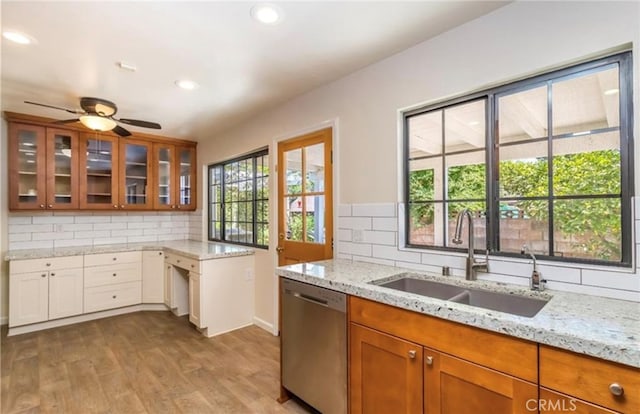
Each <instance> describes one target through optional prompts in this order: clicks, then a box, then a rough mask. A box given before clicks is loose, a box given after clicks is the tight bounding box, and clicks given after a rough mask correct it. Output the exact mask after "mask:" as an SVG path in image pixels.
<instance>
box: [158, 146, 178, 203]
mask: <svg viewBox="0 0 640 414" xmlns="http://www.w3.org/2000/svg"><path fill="white" fill-rule="evenodd" d="M153 152H154V154H155V157H156V160H155V161H156V162H155V164H157V165H156V169H155V180H156V181H155V182H156V194H155V195H154V200H153V208H154V209H155V210H169V209H175V208H176V188H175V186H176V183H175V167H176V151H175V147H174V146H173V145H171V144H153Z"/></svg>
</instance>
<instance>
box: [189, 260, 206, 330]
mask: <svg viewBox="0 0 640 414" xmlns="http://www.w3.org/2000/svg"><path fill="white" fill-rule="evenodd" d="M200 292H201V291H200V275H199V274H197V273H194V272H189V322H191V323H192V324H194V325H195V326H197V327H198V328H203V326H200V310H201V306H200V304H201V303H202V297H201V295H200Z"/></svg>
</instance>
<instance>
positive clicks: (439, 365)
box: [424, 348, 538, 414]
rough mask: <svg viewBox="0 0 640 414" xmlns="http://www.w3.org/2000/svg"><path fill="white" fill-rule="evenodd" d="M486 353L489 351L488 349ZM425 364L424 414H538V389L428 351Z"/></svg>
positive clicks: (459, 360) (457, 359)
mask: <svg viewBox="0 0 640 414" xmlns="http://www.w3.org/2000/svg"><path fill="white" fill-rule="evenodd" d="M487 352H491V350H489V349H487ZM496 357H499V355H497V356H496ZM424 360H425V371H424V412H425V413H426V414H449V413H474V414H507V413H527V412H536V411H537V407H536V401H537V398H538V387H537V385H535V384H531V383H528V382H526V381H523V380H520V379H517V378H514V377H511V376H509V375H506V374H503V373H501V372H498V371H494V370H492V369H488V368H485V367H482V366H480V365H476V364H474V363H471V362H468V361H465V360H462V359H459V358H455V357H453V356H450V355H447V354H443V353H440V352H437V351H434V350H432V349H429V348H425V349H424ZM527 404H529V406H530V407H531V408H532V410H529V409H528V407H527Z"/></svg>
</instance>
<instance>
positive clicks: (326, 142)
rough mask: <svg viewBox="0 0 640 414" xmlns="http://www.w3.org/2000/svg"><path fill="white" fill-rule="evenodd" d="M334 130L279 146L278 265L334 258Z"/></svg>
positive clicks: (322, 131) (303, 137)
mask: <svg viewBox="0 0 640 414" xmlns="http://www.w3.org/2000/svg"><path fill="white" fill-rule="evenodd" d="M331 139H332V130H331V128H327V129H323V130H320V131H316V132H312V133H310V134H306V135H303V136H300V137H297V138H293V139H291V140H288V141H284V142H281V143H280V144H279V145H278V172H279V174H278V195H279V200H278V248H277V250H278V257H279V260H278V263H279V265H280V266H282V265H286V264H293V263H300V262H310V261H315V260H324V259H330V258H332V257H333V193H332V190H333V188H332V186H333V179H332V160H331V152H332V147H331Z"/></svg>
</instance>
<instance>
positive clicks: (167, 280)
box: [164, 264, 173, 309]
mask: <svg viewBox="0 0 640 414" xmlns="http://www.w3.org/2000/svg"><path fill="white" fill-rule="evenodd" d="M172 287H173V266H172V265H171V264H165V265H164V304H165V305H167V306H168V307H169V309H173V289H172Z"/></svg>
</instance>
